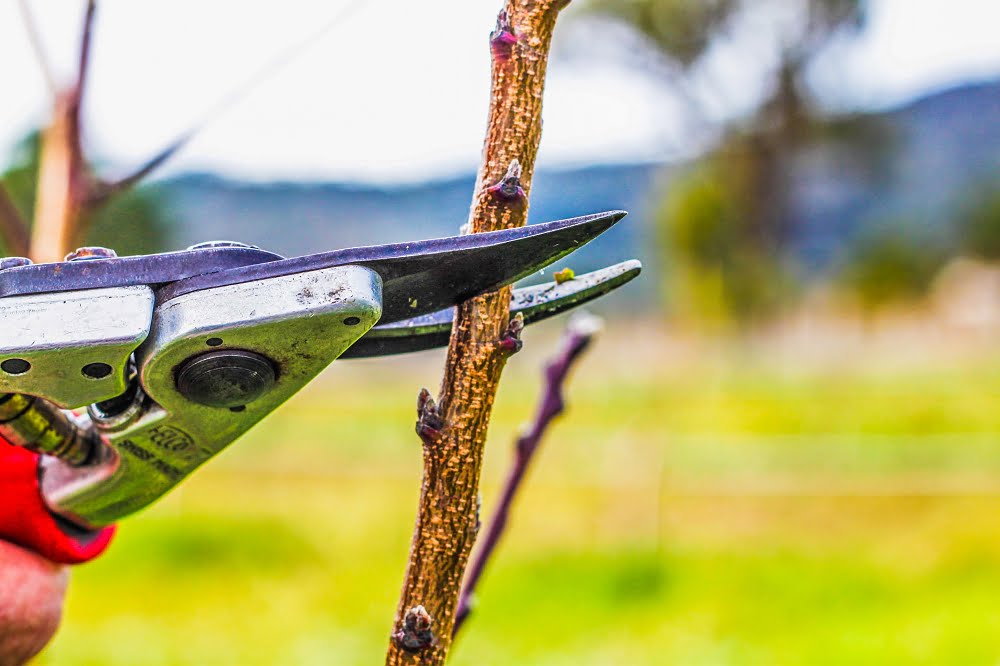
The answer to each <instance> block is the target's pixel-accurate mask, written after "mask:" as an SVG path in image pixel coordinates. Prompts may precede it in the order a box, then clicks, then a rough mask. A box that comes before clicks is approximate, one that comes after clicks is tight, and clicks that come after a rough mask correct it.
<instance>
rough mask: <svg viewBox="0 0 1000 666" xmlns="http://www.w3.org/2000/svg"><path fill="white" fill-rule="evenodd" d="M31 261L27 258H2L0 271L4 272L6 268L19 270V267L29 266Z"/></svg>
mask: <svg viewBox="0 0 1000 666" xmlns="http://www.w3.org/2000/svg"><path fill="white" fill-rule="evenodd" d="M32 263H34V262H33V261H31V259H28V258H27V257H4V258H2V259H0V271H2V270H6V269H8V268H20V267H21V266H30V265H31V264H32Z"/></svg>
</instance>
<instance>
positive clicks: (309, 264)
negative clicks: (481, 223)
mask: <svg viewBox="0 0 1000 666" xmlns="http://www.w3.org/2000/svg"><path fill="white" fill-rule="evenodd" d="M625 215H626V213H625V212H624V211H611V212H607V213H598V214H596V215H586V216H583V217H575V218H572V219H569V220H560V221H558V222H548V223H546V224H535V225H531V226H527V227H520V228H518V229H507V230H505V231H495V232H491V233H484V234H470V235H466V236H455V237H451V238H437V239H434V240H427V241H416V242H413V243H397V244H393V245H379V246H373V247H361V248H351V249H346V250H337V251H335V252H326V253H323V254H311V255H308V256H304V257H295V258H292V259H284V260H281V261H274V262H270V263H266V264H260V265H256V266H246V267H243V268H236V269H233V270H229V271H224V272H220V273H212V274H208V275H201V276H198V277H194V278H190V279H187V280H182V281H180V282H176V283H174V284H171V285H169V286H167V287H165V288H164V289H162V290H161V291H160V292H159V294H158V295H157V297H158V298H159V299H160V300H162V301H169V300H170V299H172V298H176V297H178V296H181V295H183V294H188V293H192V292H195V291H198V290H200V289H208V288H212V287H217V286H221V285H227V284H238V283H243V282H248V281H251V280H260V279H267V278H271V277H277V276H281V275H291V274H295V273H301V272H302V271H307V270H316V269H320V268H327V267H330V266H344V265H348V264H352V265H357V266H365V267H368V268H371V269H372V270H374V271H375V272H376V273H378V274H379V276H380V277H381V278H382V294H383V303H382V320H381V322H382V323H390V322H394V321H399V320H400V319H408V318H410V317H415V316H419V315H422V314H427V313H430V312H434V311H436V310H440V309H442V308H447V307H450V306H452V305H456V304H457V303H461V302H462V301H464V300H467V299H469V298H471V297H473V296H476V295H478V294H482V293H484V292H487V291H491V290H493V289H497V288H499V287H502V286H504V285H506V284H510V283H511V282H514V281H516V280H519V279H521V278H522V277H526V276H528V275H530V274H531V273H534V272H535V271H537V270H540V269H542V268H544V267H545V266H548V265H549V264H550V263H552V262H553V261H556V260H557V259H559V258H560V257H564V256H565V255H567V254H569V253H570V252H573V251H574V250H576V249H578V248H579V247H581V246H583V245H584V244H586V243H587V242H589V241H591V240H593V239H594V238H596V237H597V236H599V235H600V234H601V233H603V232H604V231H607V230H608V229H609V228H611V227H612V226H613V225H614V224H615V223H616V222H618V221H619V220H621V219H622V218H623V217H625Z"/></svg>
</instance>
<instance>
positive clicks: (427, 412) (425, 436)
mask: <svg viewBox="0 0 1000 666" xmlns="http://www.w3.org/2000/svg"><path fill="white" fill-rule="evenodd" d="M443 429H444V420H443V419H442V418H441V414H440V412H439V411H438V406H437V403H436V402H434V398H432V397H431V392H430V391H428V390H427V389H425V388H422V389H420V394H419V395H417V424H416V431H417V435H419V436H420V439H421V440H422V441H423V442H424V445H428V444H433V443H434V442H436V441H437V440H438V439H440V437H441V431H442V430H443Z"/></svg>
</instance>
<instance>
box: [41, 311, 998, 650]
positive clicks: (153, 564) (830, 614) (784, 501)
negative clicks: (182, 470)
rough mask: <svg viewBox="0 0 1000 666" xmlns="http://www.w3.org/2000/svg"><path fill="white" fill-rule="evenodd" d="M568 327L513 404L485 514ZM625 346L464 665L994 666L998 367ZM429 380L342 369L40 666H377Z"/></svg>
mask: <svg viewBox="0 0 1000 666" xmlns="http://www.w3.org/2000/svg"><path fill="white" fill-rule="evenodd" d="M558 328H559V327H558V325H549V326H546V327H543V330H541V331H540V332H538V333H531V332H529V333H528V335H527V336H526V337H527V345H526V349H525V351H524V352H523V353H522V354H519V355H518V356H517V357H515V358H514V360H513V361H512V363H511V365H510V366H509V371H508V374H507V377H506V384H505V387H504V389H503V390H502V392H501V396H500V399H499V401H498V404H497V411H496V416H495V420H494V425H493V428H492V437H491V445H490V448H489V451H488V455H487V468H486V471H485V486H484V500H485V507H486V511H487V513H488V512H489V510H490V509H491V508H492V498H493V497H494V496H495V494H496V490H497V486H498V481H499V479H500V478H502V475H503V473H504V471H505V467H506V462H507V460H508V455H509V450H510V442H511V441H512V439H513V437H514V435H515V434H516V432H517V428H518V426H519V424H520V423H521V422H523V421H524V420H525V419H526V418H527V417H528V415H529V414H530V412H531V409H532V406H533V403H534V400H535V397H536V394H537V391H538V378H537V375H538V366H539V361H540V359H541V358H542V357H543V356H544V355H545V354H547V353H548V352H550V351H551V350H552V349H553V347H554V345H555V336H556V335H557V333H558ZM942 339H948V340H952V339H953V338H952V337H949V336H945V337H944V338H941V337H940V336H939V335H938V334H936V333H935V332H933V331H931V332H930V333H927V332H925V333H922V334H921V335H919V336H916V337H912V336H911V337H907V336H889V337H884V338H880V339H878V340H874V341H868V342H863V341H862V340H860V339H859V338H856V337H855V338H852V337H850V336H847V337H846V338H845V337H844V336H841V337H837V338H835V339H831V340H826V339H816V338H815V337H809V336H806V337H804V338H800V339H797V341H792V342H788V343H787V344H786V343H785V342H781V341H779V342H772V343H769V344H766V345H745V346H742V347H739V348H732V347H727V346H722V345H707V344H706V345H694V344H690V343H684V342H679V341H677V340H672V339H668V338H667V337H666V336H665V335H664V334H663V333H662V332H660V331H658V330H657V329H655V328H649V327H643V326H636V325H634V324H632V323H630V322H611V323H610V330H609V332H608V335H607V336H606V338H605V339H602V340H601V341H599V343H598V344H597V346H596V347H595V348H594V349H593V351H592V352H591V353H590V355H589V356H588V357H586V358H585V359H584V360H583V361H582V363H581V366H580V368H579V371H578V372H577V374H576V375H575V377H574V378H573V381H572V386H571V388H570V392H569V393H570V395H569V399H570V403H571V404H570V411H569V413H568V415H567V417H566V418H565V419H564V420H562V421H561V422H559V423H558V424H557V426H556V427H555V428H554V429H553V430H552V431H551V434H550V437H549V439H548V440H547V441H546V443H545V446H544V449H543V451H542V452H541V454H540V457H539V459H538V462H537V466H536V467H535V468H534V469H533V471H532V473H531V475H530V478H529V483H528V486H527V488H526V492H525V494H524V495H523V496H522V497H521V500H520V502H519V504H518V505H517V507H516V510H515V514H514V519H513V526H512V529H511V531H510V532H509V534H508V535H507V538H506V540H505V542H504V543H503V545H502V547H501V550H500V552H499V555H498V558H497V559H496V560H495V562H494V565H493V566H492V568H491V569H490V570H489V571H488V573H487V576H486V578H485V580H484V584H483V587H482V590H481V595H480V598H479V606H478V607H477V609H476V611H475V613H474V615H473V617H472V618H471V620H470V622H469V623H468V625H467V626H466V629H465V630H464V635H462V636H461V637H460V639H459V642H458V644H457V646H456V648H455V651H454V659H453V661H452V663H454V664H470V665H471V664H516V663H522V664H527V663H530V664H553V665H555V664H574V665H578V664H762V663H769V664H770V663H782V664H845V663H851V664H854V663H871V664H886V663H913V664H921V663H926V664H942V663H948V664H996V663H997V661H998V658H1000V641H998V640H997V637H998V636H1000V604H998V603H997V601H996V600H997V598H998V596H1000V538H998V537H1000V409H997V402H998V399H1000V346H998V345H995V344H993V345H992V346H993V347H994V348H995V349H993V350H992V351H991V345H990V340H985V341H984V340H978V341H975V340H974V341H971V342H969V344H964V343H963V344H956V343H949V344H942V343H941V340H942ZM440 360H441V357H440V356H439V355H436V354H430V355H423V356H418V357H414V358H407V359H403V360H398V361H397V362H395V363H391V362H385V361H383V362H367V361H366V362H343V363H339V364H336V365H335V366H334V367H333V368H331V370H330V371H328V372H327V374H326V375H324V376H323V377H322V378H321V379H320V380H318V381H317V382H316V383H314V385H312V386H310V387H309V388H308V389H307V390H306V391H305V392H303V393H302V394H301V395H299V396H297V397H296V398H295V399H294V400H292V401H291V402H290V403H289V404H287V405H286V406H285V407H283V408H282V409H281V410H280V411H279V412H277V413H276V414H274V415H272V417H270V419H269V420H267V421H266V422H265V423H263V424H261V425H260V426H259V427H258V428H257V429H256V430H254V431H253V432H252V433H251V434H250V435H248V436H247V437H246V438H245V439H243V440H241V441H240V442H239V443H238V444H237V445H235V446H234V447H233V448H232V449H231V450H229V451H227V452H226V453H225V454H223V455H222V456H220V457H219V458H218V459H216V460H214V461H213V462H212V463H210V465H209V466H207V467H206V468H205V469H204V470H202V471H201V472H200V473H199V474H198V475H197V476H195V477H194V478H193V479H191V480H190V481H188V482H187V483H186V484H185V485H184V486H183V487H182V488H181V489H180V490H179V491H177V492H175V493H174V494H173V495H171V496H169V497H168V498H167V499H165V500H164V501H162V502H161V503H160V504H158V505H157V506H155V507H154V508H153V509H151V510H149V511H147V512H145V513H143V514H142V515H140V516H138V517H135V518H133V519H131V520H129V521H127V522H126V523H124V524H123V526H122V529H121V533H120V535H119V538H118V539H117V542H116V543H115V544H114V546H113V548H112V549H111V550H110V552H109V553H108V554H107V555H106V556H105V557H103V558H102V559H100V560H99V561H96V562H94V563H92V564H88V565H86V566H83V567H80V568H79V569H77V570H76V572H75V575H74V580H73V585H72V589H71V593H70V597H69V601H68V605H67V615H66V620H65V624H64V626H63V628H62V630H61V631H60V633H59V635H58V637H57V639H56V641H55V642H54V643H53V645H52V646H51V647H50V648H49V649H48V651H47V652H46V653H45V654H44V655H43V656H42V658H41V659H40V660H39V663H41V664H60V665H61V664H216V663H220V664H331V663H337V664H341V663H343V664H371V663H379V662H380V661H381V659H382V654H383V651H384V646H385V642H386V640H387V635H388V631H389V627H390V624H391V619H392V614H393V610H394V607H395V603H396V598H397V594H398V589H399V585H400V583H401V581H402V572H403V566H404V563H405V557H406V551H407V545H408V542H409V538H410V533H411V530H412V525H413V517H414V516H413V512H414V509H415V505H416V497H417V491H418V479H419V470H420V447H419V445H418V443H417V441H416V439H415V436H414V435H413V431H412V423H413V404H414V398H415V395H416V392H417V389H418V388H419V387H420V386H421V385H429V386H431V387H433V386H434V385H436V382H437V381H438V377H439V369H440V366H441V363H440Z"/></svg>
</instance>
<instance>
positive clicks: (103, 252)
mask: <svg viewBox="0 0 1000 666" xmlns="http://www.w3.org/2000/svg"><path fill="white" fill-rule="evenodd" d="M117 256H118V253H117V252H115V251H114V250H111V249H108V248H106V247H97V246H91V247H78V248H77V249H75V250H73V251H72V252H70V253H69V254H67V255H66V258H65V259H63V261H90V260H91V259H114V258H115V257H117Z"/></svg>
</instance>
